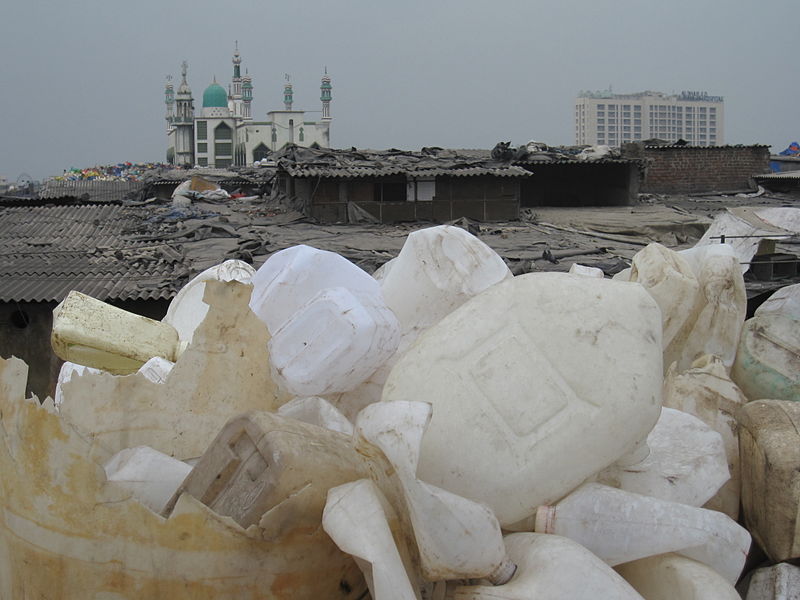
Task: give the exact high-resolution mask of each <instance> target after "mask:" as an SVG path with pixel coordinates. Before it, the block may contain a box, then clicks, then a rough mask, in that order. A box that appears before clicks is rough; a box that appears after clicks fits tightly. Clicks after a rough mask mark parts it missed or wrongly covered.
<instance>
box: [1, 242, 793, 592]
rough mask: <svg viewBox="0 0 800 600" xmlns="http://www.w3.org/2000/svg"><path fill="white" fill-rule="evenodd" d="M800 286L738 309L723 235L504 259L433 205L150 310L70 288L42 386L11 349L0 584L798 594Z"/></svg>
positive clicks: (239, 270)
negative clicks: (610, 261) (613, 265)
mask: <svg viewBox="0 0 800 600" xmlns="http://www.w3.org/2000/svg"><path fill="white" fill-rule="evenodd" d="M793 288H794V289H793ZM798 289H800V288H799V287H798V286H791V287H790V288H785V289H783V290H781V292H779V293H778V294H776V296H775V298H774V299H773V300H772V301H769V302H767V303H765V304H764V305H763V307H762V309H761V310H760V312H759V314H757V315H756V316H755V317H753V318H752V319H749V320H747V321H746V320H745V312H746V301H747V299H746V295H745V292H744V282H743V275H742V269H741V268H740V265H739V259H738V257H737V255H736V253H735V252H734V251H733V250H732V249H731V248H730V247H729V246H726V245H723V244H717V245H704V246H698V247H696V248H692V249H689V250H685V251H681V252H675V251H672V250H669V249H667V248H665V247H664V246H661V245H660V244H657V243H653V244H650V245H648V246H646V247H644V248H643V249H642V250H641V251H640V252H639V253H637V254H636V256H635V257H634V259H633V264H632V267H631V269H629V270H627V271H624V272H622V273H619V274H618V275H616V276H615V277H614V278H613V279H608V278H604V277H603V275H602V272H599V271H598V270H597V269H591V268H587V267H582V266H581V265H575V266H574V268H572V269H570V273H555V272H540V273H528V274H524V275H518V276H514V275H512V273H511V271H510V270H509V268H508V266H506V264H505V262H504V261H503V260H502V259H501V258H500V257H499V256H498V255H497V254H496V253H495V252H494V251H493V250H491V249H490V248H489V247H488V246H487V245H485V244H484V243H483V242H481V241H480V240H479V239H478V238H476V237H474V236H473V235H472V234H470V233H468V232H467V231H465V230H463V229H460V228H457V227H452V226H439V227H431V228H428V229H420V230H417V231H414V232H413V233H411V234H410V235H409V236H408V238H407V239H406V241H405V244H404V245H403V247H402V250H401V251H400V253H399V255H398V256H397V257H396V258H395V259H393V260H391V261H389V262H388V263H386V264H385V265H384V266H383V267H381V268H380V269H379V270H378V271H377V272H375V273H374V275H372V276H371V275H368V274H367V273H366V272H365V271H363V270H361V269H360V268H359V267H357V266H355V265H354V264H352V263H351V262H349V261H348V260H346V259H344V258H343V257H342V256H340V255H338V254H336V253H333V252H329V251H323V250H318V249H316V248H313V247H310V246H305V245H299V246H294V247H291V248H287V249H285V250H281V251H279V252H275V253H274V254H272V255H270V257H269V258H268V259H267V260H266V261H265V262H264V263H263V265H261V267H259V268H258V269H257V270H256V269H253V267H251V266H250V265H248V264H246V263H243V262H241V261H236V260H232V261H226V262H224V263H222V264H220V265H217V266H215V267H212V268H210V269H208V270H206V271H204V272H203V273H201V274H200V275H198V276H197V277H196V278H194V279H193V280H192V281H190V282H189V283H188V284H187V285H186V286H185V287H184V288H183V289H182V290H181V292H180V293H179V294H178V295H177V296H176V297H175V299H174V300H173V302H172V304H171V305H170V308H169V311H168V313H167V316H166V317H165V318H164V319H163V320H162V321H160V322H158V321H152V320H149V319H145V318H143V317H139V316H136V315H132V314H130V313H126V312H125V311H122V310H120V309H118V308H114V307H112V306H109V305H106V304H104V303H102V302H99V301H97V300H94V299H92V298H90V297H88V296H84V295H82V294H79V293H77V292H73V293H71V294H70V295H69V296H68V297H67V298H66V299H65V300H64V301H63V302H62V303H61V304H60V305H59V306H58V307H57V308H56V310H55V311H54V322H53V334H52V341H53V347H54V349H55V350H56V352H57V353H58V354H59V356H61V357H62V358H63V359H65V360H66V361H68V362H66V363H65V364H64V368H63V369H62V372H61V375H60V377H59V383H58V386H57V393H56V399H55V401H54V400H51V399H49V398H48V399H46V400H45V401H44V402H43V403H42V404H41V405H40V403H39V402H37V401H36V399H35V398H34V399H29V400H24V399H23V395H24V389H25V371H26V368H25V366H24V363H22V362H21V361H19V360H17V359H13V358H12V359H9V360H4V361H2V363H0V424H1V425H2V427H1V428H0V438H2V440H1V441H2V443H0V469H2V471H0V472H2V473H3V477H2V479H0V503H2V507H3V509H4V510H3V511H0V598H9V599H10V598H18V597H23V596H25V597H28V596H30V597H34V596H35V597H44V598H64V599H66V598H87V597H88V598H103V599H106V600H110V599H112V598H113V599H120V598H161V597H165V598H166V597H170V598H221V597H225V598H252V599H258V598H265V599H266V598H354V599H355V598H365V597H372V598H374V599H375V600H388V599H392V600H394V599H403V600H405V599H408V600H414V599H417V600H442V599H451V600H467V599H473V600H477V599H483V598H485V599H489V598H491V599H495V600H497V599H504V598H507V599H512V598H513V599H521V598H578V599H581V598H586V599H590V598H591V599H596V598H621V599H627V598H630V599H635V598H645V599H657V598H676V599H687V600H688V599H696V598H704V599H733V598H739V597H740V595H739V594H740V593H741V597H744V598H747V599H749V600H754V599H761V598H789V597H791V596H790V595H787V594H788V593H789V592H787V591H785V590H787V589H790V588H791V585H792V582H796V581H797V580H798V572H797V570H798V567H796V566H794V565H793V564H792V561H794V560H795V559H797V558H800V534H798V533H797V532H798V531H800V526H798V508H800V486H799V485H798V483H797V472H798V462H799V461H800V455H798V452H800V451H798V450H797V449H798V448H800V443H798V442H800V439H798V435H799V434H798V431H800V408H798V407H800V404H798V403H797V402H796V401H797V400H800V368H798V367H800V326H799V325H800V323H799V322H800V314H799V313H798V310H797V306H798V305H800V300H798V298H800V292H798ZM740 507H741V512H740ZM54 565H58V567H59V568H58V569H55V568H49V567H54ZM737 584H738V590H739V592H737V588H736V587H734V586H737ZM787 586H788V587H787ZM782 590H783V591H782Z"/></svg>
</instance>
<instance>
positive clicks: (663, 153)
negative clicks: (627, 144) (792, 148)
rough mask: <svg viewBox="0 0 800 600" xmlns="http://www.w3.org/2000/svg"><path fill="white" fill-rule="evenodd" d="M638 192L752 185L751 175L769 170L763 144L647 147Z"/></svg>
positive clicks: (727, 189)
mask: <svg viewBox="0 0 800 600" xmlns="http://www.w3.org/2000/svg"><path fill="white" fill-rule="evenodd" d="M644 155H645V158H647V159H649V160H650V164H649V166H648V169H647V175H646V177H645V180H644V182H643V184H642V192H649V193H657V194H685V193H699V192H731V191H740V190H747V189H753V187H754V186H753V183H752V181H751V179H750V178H751V177H752V176H753V175H759V174H762V173H769V172H770V168H769V148H768V147H767V146H720V147H692V146H686V147H674V146H664V147H660V148H655V147H648V148H645V149H644Z"/></svg>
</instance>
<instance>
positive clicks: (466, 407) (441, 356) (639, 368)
mask: <svg viewBox="0 0 800 600" xmlns="http://www.w3.org/2000/svg"><path fill="white" fill-rule="evenodd" d="M661 379H662V366H661V314H660V311H659V309H658V306H657V305H656V303H655V301H653V299H652V298H651V297H650V296H649V295H648V294H647V292H646V291H645V290H644V288H643V287H642V286H640V285H639V284H632V283H620V282H615V281H611V280H606V279H594V278H591V277H584V276H580V275H569V274H566V273H536V274H528V275H521V276H518V277H515V278H513V279H510V280H507V281H504V282H502V283H500V284H497V285H495V286H494V287H492V288H490V289H488V290H486V291H485V292H483V293H482V294H479V295H478V296H476V297H475V298H473V299H472V300H470V301H469V302H467V303H466V304H464V305H462V306H461V307H460V308H458V309H457V310H455V311H454V312H453V313H451V314H450V315H448V316H447V317H445V318H444V319H443V320H442V321H440V322H439V323H438V324H436V325H434V326H433V327H431V329H429V330H428V331H427V332H426V333H424V334H423V335H422V336H421V337H420V338H419V339H418V341H417V343H416V344H415V345H414V346H413V347H412V348H411V349H410V350H409V351H408V352H407V353H406V354H405V355H404V356H403V357H402V358H401V359H400V361H399V362H398V363H397V365H395V367H394V369H393V370H392V372H391V374H390V376H389V379H388V380H387V382H386V386H385V388H384V392H383V400H384V401H396V400H407V399H413V400H419V401H424V402H428V403H430V404H431V405H432V406H433V418H432V420H431V424H430V426H429V428H428V430H427V432H426V434H425V438H424V439H423V442H422V453H421V458H420V465H419V470H418V472H417V475H418V476H419V478H420V479H421V480H423V481H425V482H427V483H430V484H432V485H436V486H438V487H442V488H444V489H446V490H449V491H451V492H453V493H455V494H458V495H461V496H464V497H465V498H469V499H472V500H476V501H478V502H482V503H484V504H486V505H487V506H489V507H490V508H492V510H494V512H495V514H496V515H497V518H498V519H499V520H500V523H501V524H502V525H503V526H504V527H507V526H509V525H511V524H513V523H516V522H517V521H520V520H521V519H524V518H526V517H528V516H530V515H531V514H533V512H534V510H535V508H536V506H538V505H540V504H545V503H548V502H553V501H555V500H557V499H558V498H560V497H562V496H563V495H564V494H566V493H568V492H569V491H570V490H572V489H574V488H575V487H576V486H577V485H578V484H580V483H581V482H582V481H583V480H584V479H586V478H587V477H589V476H590V475H593V474H594V473H596V472H597V471H599V470H600V469H603V468H605V467H607V466H608V465H610V464H611V463H613V462H615V461H616V460H617V459H618V458H619V457H620V456H622V455H623V454H626V453H628V452H630V451H631V450H633V449H634V448H635V447H636V446H637V445H638V444H639V443H640V442H642V441H643V440H644V438H645V437H646V436H647V434H648V433H649V431H650V430H651V429H652V427H653V425H654V424H655V422H656V421H657V419H658V416H659V414H660V412H661Z"/></svg>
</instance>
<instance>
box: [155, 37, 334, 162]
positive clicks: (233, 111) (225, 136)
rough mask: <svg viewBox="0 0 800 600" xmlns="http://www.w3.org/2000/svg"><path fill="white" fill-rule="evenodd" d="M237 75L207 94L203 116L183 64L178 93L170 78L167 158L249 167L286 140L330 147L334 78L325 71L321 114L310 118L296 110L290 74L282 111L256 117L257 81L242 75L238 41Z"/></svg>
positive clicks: (210, 87)
mask: <svg viewBox="0 0 800 600" xmlns="http://www.w3.org/2000/svg"><path fill="white" fill-rule="evenodd" d="M232 62H233V77H232V78H231V83H230V85H229V87H228V91H227V92H226V91H225V88H223V87H222V86H221V85H220V84H219V83H217V81H216V80H214V81H212V82H211V85H209V86H208V87H207V88H206V89H205V91H204V92H203V104H202V106H201V107H200V114H196V113H195V107H194V98H193V97H192V90H191V89H190V88H189V83H188V82H187V79H186V76H187V71H188V65H187V64H186V61H184V62H183V64H182V65H181V76H182V78H181V83H180V84H179V86H178V90H177V94H176V93H175V89H174V86H173V84H172V77H168V78H167V85H166V88H165V90H164V94H165V103H166V106H167V114H166V119H167V162H169V163H173V164H177V165H198V166H201V167H223V168H224V167H229V166H231V165H240V166H243V165H250V164H253V163H254V162H255V161H258V160H261V159H262V158H266V157H267V156H269V154H270V153H271V152H275V151H276V150H280V149H281V148H282V147H283V146H285V145H286V144H296V145H298V146H314V147H323V148H329V147H330V145H331V138H330V128H331V121H332V118H331V89H332V87H331V78H330V76H329V75H328V71H327V69H326V70H325V74H324V75H323V77H322V81H321V84H320V100H321V101H322V118H321V119H319V120H317V121H308V120H306V112H305V111H303V110H297V109H296V108H292V105H293V96H294V91H293V88H292V84H291V82H290V81H289V77H288V76H287V80H286V84H285V85H284V89H283V96H284V110H271V111H269V112H268V113H267V119H266V120H264V121H256V120H254V119H253V116H252V109H251V104H252V102H253V80H252V78H251V77H250V75H248V74H247V72H245V74H244V75H242V72H241V64H242V58H241V55H240V54H239V45H238V43H237V44H236V49H235V51H234V54H233V60H232Z"/></svg>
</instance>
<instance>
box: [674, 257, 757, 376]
mask: <svg viewBox="0 0 800 600" xmlns="http://www.w3.org/2000/svg"><path fill="white" fill-rule="evenodd" d="M679 254H680V255H681V256H682V257H683V258H684V259H686V261H687V262H688V263H689V265H690V266H691V267H692V270H693V271H694V274H695V276H696V277H697V280H698V282H699V283H700V291H699V294H698V298H699V306H698V307H696V308H698V310H697V311H696V317H690V318H689V319H687V321H686V322H685V323H684V326H683V327H682V328H681V330H680V331H679V332H678V333H677V334H676V335H675V337H674V338H673V340H672V343H671V344H669V346H667V348H666V350H665V351H664V367H665V369H666V368H668V367H669V366H670V365H671V364H672V363H673V362H677V363H678V372H681V371H684V370H686V369H688V368H690V367H691V365H692V363H693V362H694V361H695V360H697V359H698V358H700V357H702V356H704V355H706V354H713V355H714V356H719V357H720V359H721V360H722V362H723V364H724V365H725V367H726V368H728V369H730V368H731V365H733V360H734V357H735V355H736V347H737V345H738V343H739V335H740V333H741V331H742V326H743V325H744V319H745V315H746V313H747V292H746V291H745V287H744V278H743V276H742V270H741V267H740V265H739V259H738V257H737V255H736V253H735V252H734V250H733V248H731V247H730V246H729V245H727V244H713V245H710V246H697V247H694V248H689V249H688V250H682V251H680V252H679Z"/></svg>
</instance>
